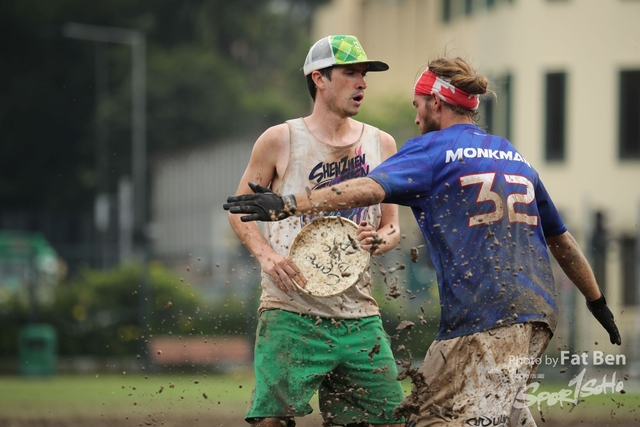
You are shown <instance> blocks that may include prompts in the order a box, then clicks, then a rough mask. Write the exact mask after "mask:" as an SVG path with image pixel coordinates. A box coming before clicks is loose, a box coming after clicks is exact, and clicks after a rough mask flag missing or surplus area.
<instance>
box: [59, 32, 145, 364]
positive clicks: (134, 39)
mask: <svg viewBox="0 0 640 427" xmlns="http://www.w3.org/2000/svg"><path fill="white" fill-rule="evenodd" d="M62 33H63V35H64V36H65V37H69V38H74V39H80V40H89V41H93V42H98V43H99V42H101V43H120V44H127V45H130V46H131V57H132V61H131V62H132V67H131V92H132V95H131V98H132V104H133V105H132V109H131V114H132V127H131V139H132V169H133V171H132V175H133V243H134V251H135V252H136V255H137V257H138V259H139V260H140V262H141V283H140V289H139V291H138V300H139V313H138V316H139V319H138V322H139V325H140V333H141V334H143V335H144V329H145V328H144V325H145V323H147V322H149V314H150V310H149V283H148V273H147V255H148V254H147V249H148V248H147V238H146V199H147V197H146V194H147V191H146V187H147V176H146V175H147V120H146V114H147V112H146V110H147V97H146V85H147V83H146V73H147V72H146V64H147V59H146V55H147V53H146V50H147V48H146V37H145V34H144V33H143V32H142V31H139V30H130V29H124V28H116V27H103V26H97V25H86V24H78V23H74V22H70V23H67V24H65V25H64V27H63V28H62ZM145 338H146V337H144V336H143V337H142V338H141V339H140V342H141V349H140V350H141V354H140V356H141V358H142V362H143V365H148V362H149V355H148V352H147V346H146V344H145V342H146V339H145Z"/></svg>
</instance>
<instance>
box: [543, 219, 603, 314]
mask: <svg viewBox="0 0 640 427" xmlns="http://www.w3.org/2000/svg"><path fill="white" fill-rule="evenodd" d="M547 244H548V245H549V249H550V250H551V253H552V254H553V257H554V258H555V259H556V261H558V264H559V265H560V267H561V268H562V271H564V273H565V274H566V275H567V277H568V278H569V280H571V281H572V282H573V283H574V284H575V285H576V287H577V288H578V289H579V290H580V292H582V294H583V295H584V296H585V298H586V299H587V301H595V300H597V299H598V298H600V295H601V294H600V289H599V288H598V283H597V282H596V278H595V276H594V275H593V270H591V266H590V265H589V263H588V261H587V258H586V257H585V256H584V254H583V253H582V250H581V249H580V247H579V246H578V243H577V242H576V241H575V239H574V238H573V236H572V235H571V233H569V232H568V231H567V232H565V233H563V234H561V235H559V236H553V237H547Z"/></svg>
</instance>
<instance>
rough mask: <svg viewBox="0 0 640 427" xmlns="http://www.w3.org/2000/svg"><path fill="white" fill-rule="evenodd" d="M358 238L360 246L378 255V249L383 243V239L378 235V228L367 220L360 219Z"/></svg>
mask: <svg viewBox="0 0 640 427" xmlns="http://www.w3.org/2000/svg"><path fill="white" fill-rule="evenodd" d="M356 239H357V240H358V242H360V247H361V248H362V249H363V250H365V251H369V252H371V253H372V254H374V255H377V252H376V250H377V249H378V248H379V247H380V244H381V243H383V240H382V239H381V238H380V236H378V231H377V230H376V228H375V227H373V226H372V225H371V224H369V223H368V222H367V221H360V224H358V230H357V231H356Z"/></svg>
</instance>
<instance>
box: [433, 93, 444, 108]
mask: <svg viewBox="0 0 640 427" xmlns="http://www.w3.org/2000/svg"><path fill="white" fill-rule="evenodd" d="M431 98H432V99H433V109H434V111H440V109H442V105H443V103H442V99H440V97H439V96H438V95H437V94H433V95H431Z"/></svg>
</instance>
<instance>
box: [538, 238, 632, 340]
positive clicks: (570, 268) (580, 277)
mask: <svg viewBox="0 0 640 427" xmlns="http://www.w3.org/2000/svg"><path fill="white" fill-rule="evenodd" d="M547 244H548V245H549V249H550V250H551V253H552V254H553V257H554V258H555V259H556V260H557V261H558V264H560V267H561V268H562V271H564V272H565V274H566V275H567V277H568V278H569V279H570V280H571V281H572V282H573V283H574V285H576V287H577V288H578V289H579V290H580V292H582V294H583V295H584V297H585V298H586V300H587V307H588V308H589V311H591V313H592V314H593V316H594V317H595V318H596V319H597V320H598V322H600V324H601V325H602V326H603V327H604V328H605V329H606V330H607V332H608V333H609V340H610V341H611V344H618V345H620V344H621V342H622V340H621V338H620V332H619V331H618V327H617V326H616V324H615V322H614V318H613V314H612V313H611V310H609V307H607V301H606V299H605V297H604V295H603V294H602V292H601V291H600V288H599V287H598V283H597V282H596V278H595V276H594V274H593V270H592V269H591V266H590V265H589V262H588V261H587V258H586V257H585V256H584V253H583V252H582V250H581V249H580V247H579V246H578V243H577V242H576V241H575V239H574V238H573V236H572V235H571V234H570V233H569V232H568V231H567V232H565V233H563V234H561V235H559V236H554V237H548V238H547Z"/></svg>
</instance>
